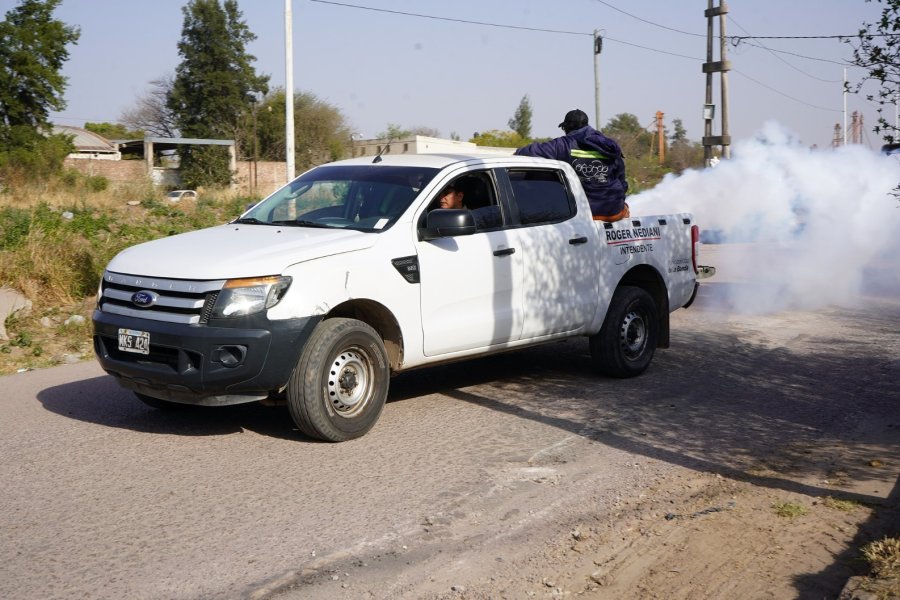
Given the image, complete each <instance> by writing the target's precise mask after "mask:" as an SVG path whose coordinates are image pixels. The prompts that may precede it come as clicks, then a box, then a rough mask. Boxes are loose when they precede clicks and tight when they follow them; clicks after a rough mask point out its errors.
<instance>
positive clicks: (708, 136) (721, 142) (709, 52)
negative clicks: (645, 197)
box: [703, 0, 731, 166]
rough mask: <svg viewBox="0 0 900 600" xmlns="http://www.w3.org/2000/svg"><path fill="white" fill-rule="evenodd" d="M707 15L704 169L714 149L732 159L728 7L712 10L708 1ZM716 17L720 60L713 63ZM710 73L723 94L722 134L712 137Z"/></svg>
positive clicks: (713, 107) (713, 116) (723, 6)
mask: <svg viewBox="0 0 900 600" xmlns="http://www.w3.org/2000/svg"><path fill="white" fill-rule="evenodd" d="M704 14H705V15H706V62H705V63H703V72H704V73H706V105H705V106H704V110H703V120H704V129H703V158H704V159H705V162H706V166H709V165H710V163H711V160H712V157H713V146H721V147H722V158H731V136H730V135H729V134H728V71H730V70H731V63H730V62H729V61H728V60H726V52H727V49H728V46H727V40H726V39H725V15H727V14H728V5H727V4H726V3H725V0H719V6H716V7H714V6H713V0H709V8H707V9H706V11H705V12H704ZM715 17H719V60H718V61H713V30H714V25H713V19H714V18H715ZM713 73H719V77H720V80H719V87H720V89H721V92H722V99H721V107H720V111H719V112H720V113H721V115H722V134H721V135H715V136H714V135H713V134H712V133H713V132H712V123H713V119H714V118H715V105H714V104H713Z"/></svg>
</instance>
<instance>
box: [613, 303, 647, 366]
mask: <svg viewBox="0 0 900 600" xmlns="http://www.w3.org/2000/svg"><path fill="white" fill-rule="evenodd" d="M646 344H647V323H646V321H644V317H643V316H642V315H641V314H640V313H637V312H635V311H630V312H629V313H627V314H626V315H625V318H624V319H623V320H622V327H621V329H620V330H619V345H620V346H621V347H622V351H623V352H624V353H625V356H627V357H628V358H631V359H634V358H637V357H638V356H640V355H641V352H643V350H644V346H646Z"/></svg>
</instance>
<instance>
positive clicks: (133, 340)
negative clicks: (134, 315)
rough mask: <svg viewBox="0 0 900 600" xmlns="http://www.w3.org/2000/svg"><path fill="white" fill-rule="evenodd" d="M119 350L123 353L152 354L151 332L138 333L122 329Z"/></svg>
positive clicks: (133, 330)
mask: <svg viewBox="0 0 900 600" xmlns="http://www.w3.org/2000/svg"><path fill="white" fill-rule="evenodd" d="M119 350H121V351H123V352H136V353H138V354H150V332H149V331H137V330H135V329H120V330H119Z"/></svg>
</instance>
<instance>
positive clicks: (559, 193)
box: [509, 169, 575, 225]
mask: <svg viewBox="0 0 900 600" xmlns="http://www.w3.org/2000/svg"><path fill="white" fill-rule="evenodd" d="M509 181H510V183H511V184H512V190H513V195H514V196H515V200H516V205H517V206H518V207H519V221H520V222H521V223H522V225H534V224H536V223H558V222H560V221H565V220H566V219H568V218H570V217H571V216H573V215H574V214H575V203H574V201H573V199H572V198H571V196H570V195H569V190H568V189H567V188H566V184H565V183H564V182H563V180H562V179H561V173H559V172H558V171H548V170H537V169H510V170H509Z"/></svg>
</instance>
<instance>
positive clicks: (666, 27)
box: [594, 0, 706, 37]
mask: <svg viewBox="0 0 900 600" xmlns="http://www.w3.org/2000/svg"><path fill="white" fill-rule="evenodd" d="M594 1H595V2H599V3H600V4H602V5H604V6H608V7H609V8H611V9H613V10H615V11H618V12H620V13H622V14H623V15H628V16H629V17H631V18H632V19H636V20H638V21H641V22H642V23H646V24H648V25H653V26H654V27H659V28H660V29H667V30H669V31H674V32H675V33H683V34H684V35H693V36H696V37H706V35H705V34H703V33H693V32H691V31H683V30H681V29H675V28H674V27H669V26H668V25H662V24H660V23H654V22H653V21H648V20H647V19H643V18H641V17H639V16H637V15H633V14H631V13H630V12H625V11H624V10H622V9H621V8H618V7H616V6H613V5H612V4H610V3H609V2H605V1H604V0H594Z"/></svg>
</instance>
